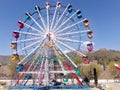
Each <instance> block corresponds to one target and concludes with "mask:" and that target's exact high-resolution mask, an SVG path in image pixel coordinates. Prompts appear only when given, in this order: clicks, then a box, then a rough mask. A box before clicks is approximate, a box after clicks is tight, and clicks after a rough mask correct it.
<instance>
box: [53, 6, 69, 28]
mask: <svg viewBox="0 0 120 90" xmlns="http://www.w3.org/2000/svg"><path fill="white" fill-rule="evenodd" d="M69 5H70V4H68V5H67V7H66V8H65V10H64V11H63V13H62V15H61V16H60V18H59V19H58V20H57V22H56V23H55V25H54V27H53V30H55V28H56V27H57V25H58V24H59V22H60V20H61V19H62V18H63V16H64V14H65V13H66V11H67V8H68V6H69Z"/></svg>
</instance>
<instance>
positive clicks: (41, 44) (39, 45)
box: [18, 38, 46, 64]
mask: <svg viewBox="0 0 120 90" xmlns="http://www.w3.org/2000/svg"><path fill="white" fill-rule="evenodd" d="M45 40H46V38H45V39H43V40H42V41H41V43H39V44H38V45H37V46H36V47H35V48H34V49H33V50H32V51H31V52H30V53H28V54H27V55H26V56H25V57H24V58H23V59H22V60H21V61H20V62H19V63H18V64H21V63H22V62H23V61H24V60H26V59H27V58H28V57H29V56H30V55H31V54H32V53H34V51H35V50H37V49H38V48H39V47H40V48H41V47H42V46H43V44H44V41H45Z"/></svg>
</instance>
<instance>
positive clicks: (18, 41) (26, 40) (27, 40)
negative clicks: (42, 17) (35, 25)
mask: <svg viewBox="0 0 120 90" xmlns="http://www.w3.org/2000/svg"><path fill="white" fill-rule="evenodd" d="M41 38H42V37H35V38H29V39H23V40H17V41H12V43H23V42H29V41H32V40H37V39H41Z"/></svg>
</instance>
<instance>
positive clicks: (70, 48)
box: [56, 40, 86, 56]
mask: <svg viewBox="0 0 120 90" xmlns="http://www.w3.org/2000/svg"><path fill="white" fill-rule="evenodd" d="M56 42H58V43H59V44H60V45H62V46H64V47H65V48H67V49H69V50H72V51H74V52H76V53H78V54H80V55H81V56H86V55H85V54H83V53H81V52H78V51H76V50H75V49H74V48H72V47H70V46H68V45H67V44H64V43H63V42H61V41H58V40H56Z"/></svg>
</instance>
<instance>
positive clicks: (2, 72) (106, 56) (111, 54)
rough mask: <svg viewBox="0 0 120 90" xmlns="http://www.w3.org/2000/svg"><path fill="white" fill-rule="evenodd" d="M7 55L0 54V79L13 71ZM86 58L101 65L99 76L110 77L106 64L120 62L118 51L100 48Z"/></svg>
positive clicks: (5, 77)
mask: <svg viewBox="0 0 120 90" xmlns="http://www.w3.org/2000/svg"><path fill="white" fill-rule="evenodd" d="M9 57H10V56H2V55H0V76H4V78H2V77H0V79H8V77H9V78H11V75H12V74H13V72H10V71H11V70H10V67H9V63H11V62H13V61H11V60H9ZM88 58H89V60H90V61H92V62H94V61H95V62H96V63H97V64H99V65H101V67H102V71H101V74H100V76H99V78H112V76H111V73H110V70H109V68H108V66H109V63H110V62H111V61H115V62H120V51H115V50H107V49H100V50H97V51H93V52H90V53H88ZM74 59H75V60H77V59H79V60H80V58H76V56H75V58H74ZM13 67H14V70H15V65H14V64H13ZM13 67H12V71H13ZM113 70H114V69H113ZM106 72H107V73H106ZM116 74H117V73H116ZM103 76H104V77H103Z"/></svg>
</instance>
